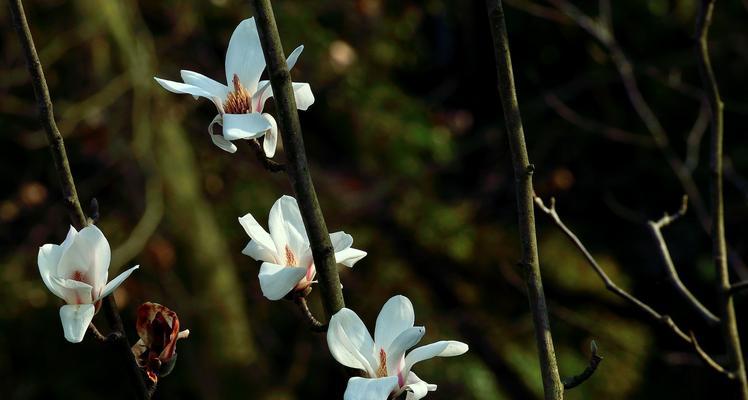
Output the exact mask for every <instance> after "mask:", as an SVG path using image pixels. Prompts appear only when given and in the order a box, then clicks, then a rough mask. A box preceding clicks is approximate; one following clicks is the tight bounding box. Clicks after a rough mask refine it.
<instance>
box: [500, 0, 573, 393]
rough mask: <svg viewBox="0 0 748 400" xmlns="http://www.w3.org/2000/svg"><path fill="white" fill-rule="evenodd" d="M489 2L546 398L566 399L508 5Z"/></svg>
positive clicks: (531, 307)
mask: <svg viewBox="0 0 748 400" xmlns="http://www.w3.org/2000/svg"><path fill="white" fill-rule="evenodd" d="M486 5H487V6H488V19H489V24H490V28H491V35H492V36H493V44H494V55H495V57H496V72H497V75H498V84H499V85H498V89H499V95H500V96H499V97H500V98H501V106H502V109H503V111H504V119H505V122H506V130H507V137H508V141H509V150H510V152H511V155H512V164H513V166H514V180H515V185H516V195H517V212H518V220H519V232H520V240H521V245H522V259H521V261H520V265H521V266H522V267H523V268H524V272H525V284H526V285H527V296H528V299H529V300H530V311H531V313H532V317H533V323H534V325H535V341H536V344H537V346H538V356H539V358H540V371H541V375H542V377H543V389H544V394H545V399H546V400H552V399H563V395H564V393H563V385H562V384H561V378H560V376H559V373H558V365H557V361H556V353H555V350H554V348H553V336H552V334H551V326H550V321H549V319H548V307H547V305H546V301H545V293H544V292H543V280H542V278H541V274H540V262H539V260H538V244H537V237H536V235H535V211H534V208H533V205H532V197H533V190H532V173H533V171H534V167H533V165H532V164H530V161H529V157H528V155H527V147H526V145H525V134H524V131H523V128H522V118H521V116H520V112H519V104H518V102H517V91H516V89H515V86H514V73H513V72H512V60H511V54H510V51H509V39H508V36H507V29H506V23H505V21H504V9H503V6H502V2H501V0H486Z"/></svg>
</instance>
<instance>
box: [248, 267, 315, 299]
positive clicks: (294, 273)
mask: <svg viewBox="0 0 748 400" xmlns="http://www.w3.org/2000/svg"><path fill="white" fill-rule="evenodd" d="M305 275H306V268H300V267H285V266H281V265H278V264H273V263H269V262H264V263H262V266H260V274H259V275H258V277H259V278H260V289H262V294H263V295H264V296H265V297H267V298H268V299H269V300H280V299H282V298H283V297H284V296H285V295H287V294H288V293H290V292H291V290H293V288H294V287H295V286H296V285H297V284H298V283H299V281H301V279H302V278H304V276H305Z"/></svg>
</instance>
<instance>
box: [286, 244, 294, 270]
mask: <svg viewBox="0 0 748 400" xmlns="http://www.w3.org/2000/svg"><path fill="white" fill-rule="evenodd" d="M286 265H293V266H295V265H296V256H295V255H294V254H293V251H291V249H290V248H289V247H288V246H286Z"/></svg>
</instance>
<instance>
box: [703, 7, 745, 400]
mask: <svg viewBox="0 0 748 400" xmlns="http://www.w3.org/2000/svg"><path fill="white" fill-rule="evenodd" d="M715 1H716V0H702V1H701V6H700V8H699V13H698V16H697V20H696V39H697V40H696V58H697V60H698V65H699V73H700V75H701V80H702V82H703V85H704V88H705V91H706V97H707V101H708V102H709V110H710V111H711V121H710V125H711V132H712V141H711V142H712V145H711V163H710V169H711V178H712V179H711V191H712V230H711V231H712V254H713V257H714V266H715V268H716V269H717V277H718V289H719V301H720V314H721V317H722V332H723V336H724V341H725V347H726V349H727V358H728V360H729V363H730V368H731V369H733V370H734V371H735V373H736V374H737V378H738V381H739V382H740V388H739V390H740V395H741V398H742V399H743V400H746V399H748V378H746V370H745V362H744V361H743V353H742V350H741V348H740V335H739V334H738V325H737V320H736V317H735V306H734V305H733V300H732V296H730V272H729V270H728V267H727V240H726V239H725V204H724V197H723V182H722V162H723V159H722V142H723V138H724V104H723V103H722V99H721V97H720V94H719V88H718V85H717V79H716V78H715V75H714V70H713V69H712V64H711V60H710V58H709V44H708V40H707V38H708V35H709V26H710V25H711V22H712V16H713V13H714V4H715Z"/></svg>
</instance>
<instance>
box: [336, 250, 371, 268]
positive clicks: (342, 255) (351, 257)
mask: <svg viewBox="0 0 748 400" xmlns="http://www.w3.org/2000/svg"><path fill="white" fill-rule="evenodd" d="M366 254H367V253H366V252H365V251H363V250H358V249H353V248H351V249H345V250H343V251H339V252H337V253H335V262H337V263H338V264H343V265H345V266H346V267H349V268H350V267H353V264H355V263H357V262H358V261H359V260H361V259H362V258H364V257H366Z"/></svg>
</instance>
